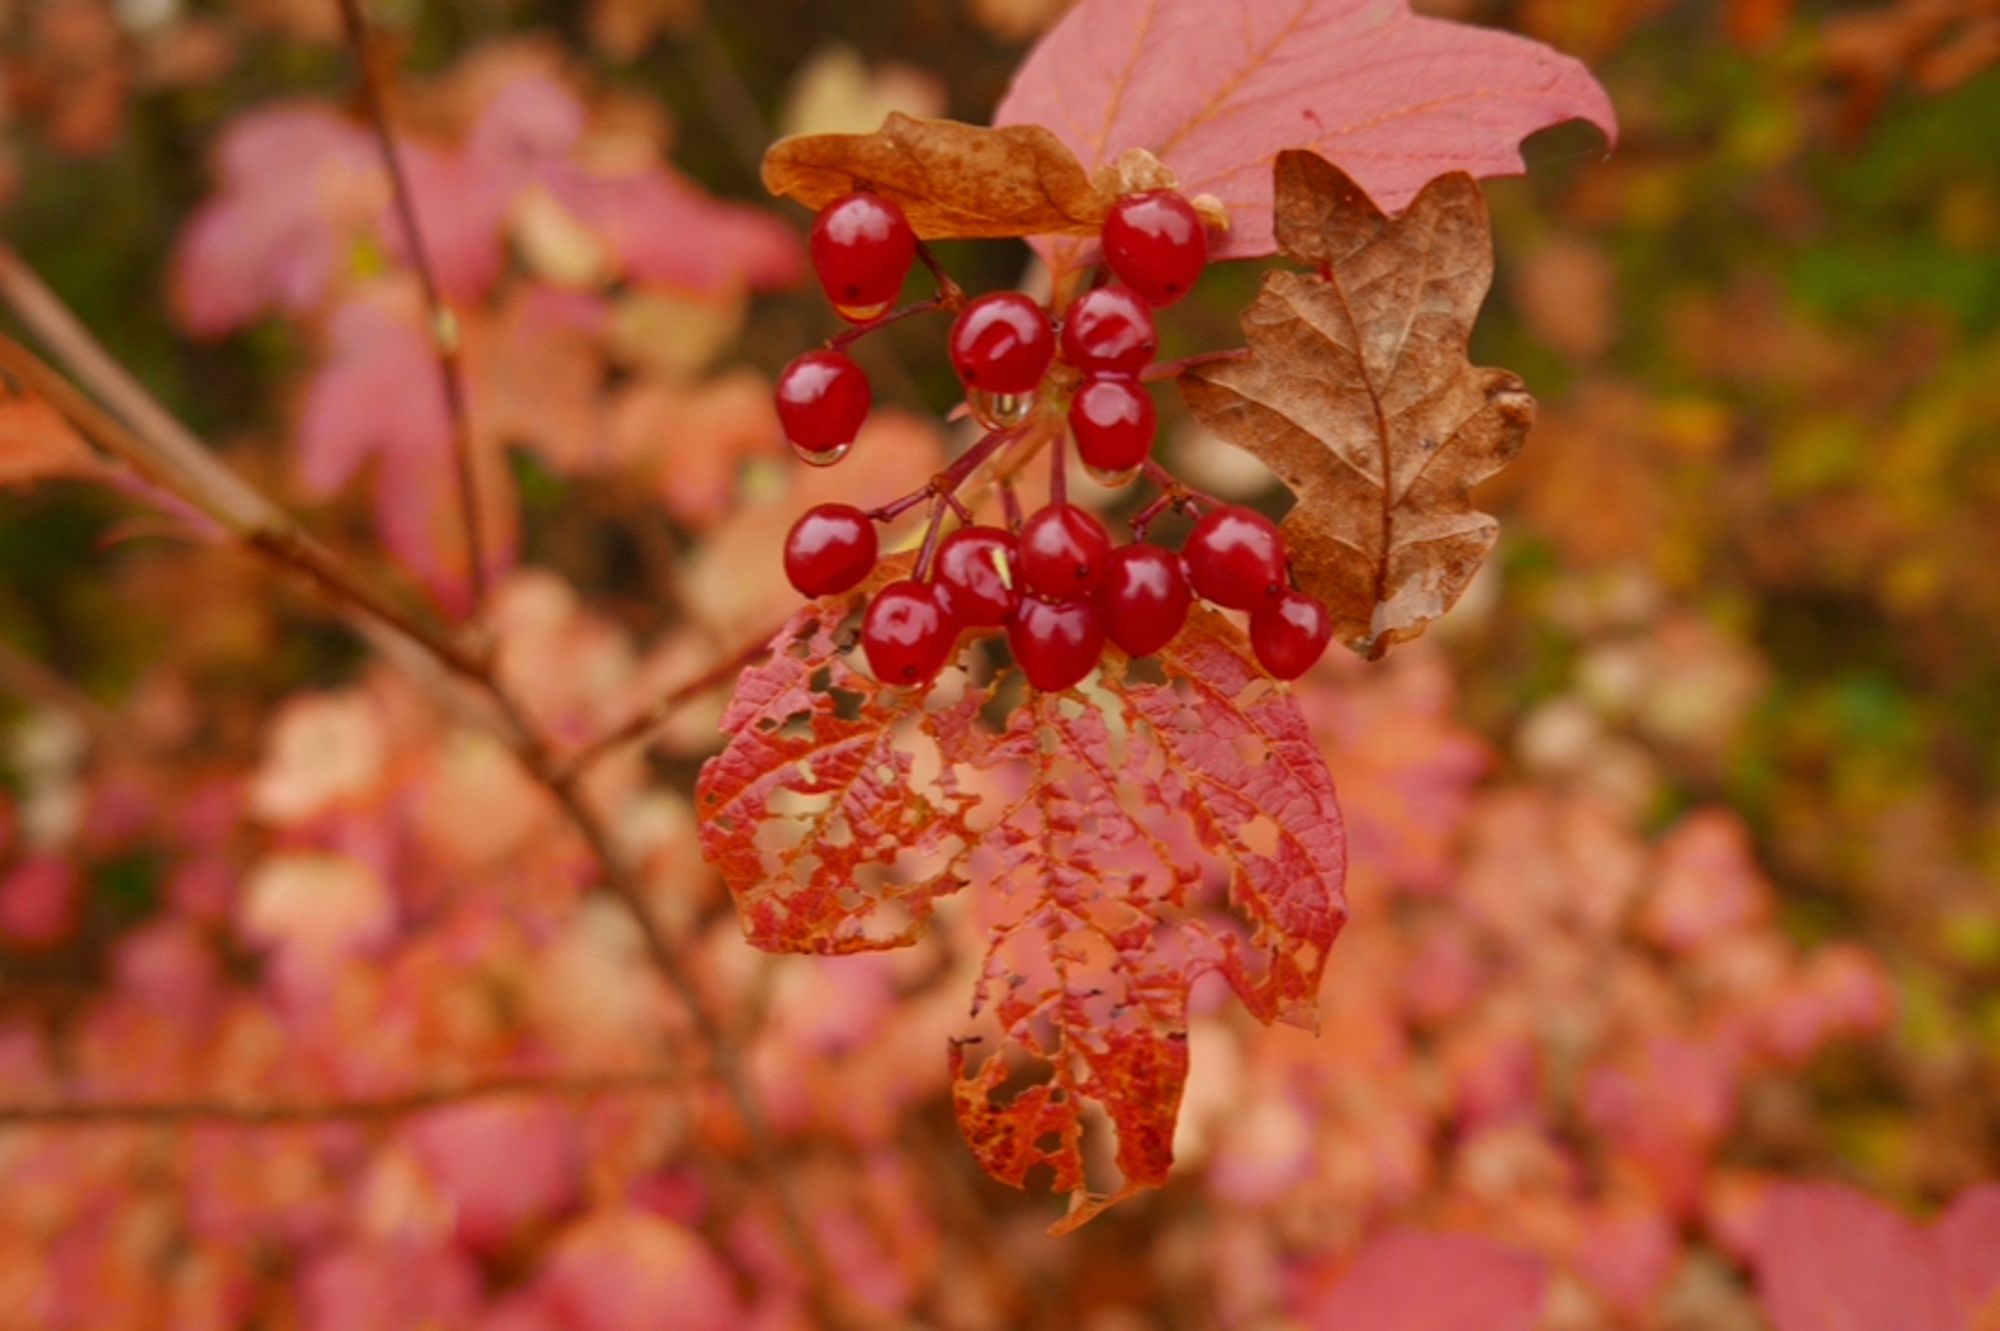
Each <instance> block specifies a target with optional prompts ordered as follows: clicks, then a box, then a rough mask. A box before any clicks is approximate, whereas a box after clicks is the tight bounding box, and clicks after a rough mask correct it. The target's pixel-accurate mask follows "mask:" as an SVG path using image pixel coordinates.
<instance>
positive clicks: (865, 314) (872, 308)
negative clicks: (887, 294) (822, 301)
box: [833, 300, 889, 324]
mask: <svg viewBox="0 0 2000 1331" xmlns="http://www.w3.org/2000/svg"><path fill="white" fill-rule="evenodd" d="M833 312H834V313H835V314H838V315H839V316H840V317H841V318H843V319H845V320H847V322H849V323H851V324H865V323H867V322H868V321H869V320H870V319H879V318H881V317H882V316H883V315H885V314H887V313H888V312H889V302H888V301H886V300H881V301H877V302H875V303H874V304H873V305H835V306H834V307H833Z"/></svg>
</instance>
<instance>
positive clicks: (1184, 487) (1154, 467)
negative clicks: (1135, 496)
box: [1140, 458, 1229, 515]
mask: <svg viewBox="0 0 2000 1331" xmlns="http://www.w3.org/2000/svg"><path fill="white" fill-rule="evenodd" d="M1140 466H1141V467H1142V468H1143V469H1144V470H1145V473H1146V479H1148V480H1150V481H1151V482H1152V483H1153V484H1155V485H1157V486H1159V487H1160V489H1161V490H1162V491H1163V492H1164V493H1163V494H1162V495H1161V496H1160V497H1161V498H1162V499H1165V500H1167V501H1168V502H1169V503H1171V504H1172V505H1173V506H1174V507H1175V508H1178V509H1188V510H1192V511H1193V512H1194V513H1195V514H1196V515H1199V514H1200V513H1201V511H1202V510H1203V509H1207V508H1228V507H1229V503H1228V501H1227V500H1222V499H1217V498H1216V497H1215V496H1214V495H1212V494H1208V493H1206V492H1205V491H1201V490H1197V489H1195V488H1194V487H1193V486H1191V485H1189V484H1187V482H1185V481H1183V480H1182V479H1181V478H1180V477H1178V476H1176V475H1174V474H1173V473H1172V472H1170V471H1168V470H1167V469H1166V468H1165V467H1162V466H1161V465H1160V464H1159V463H1157V462H1155V461H1154V460H1153V459H1151V458H1147V459H1146V460H1145V461H1144V462H1143V463H1141V464H1140Z"/></svg>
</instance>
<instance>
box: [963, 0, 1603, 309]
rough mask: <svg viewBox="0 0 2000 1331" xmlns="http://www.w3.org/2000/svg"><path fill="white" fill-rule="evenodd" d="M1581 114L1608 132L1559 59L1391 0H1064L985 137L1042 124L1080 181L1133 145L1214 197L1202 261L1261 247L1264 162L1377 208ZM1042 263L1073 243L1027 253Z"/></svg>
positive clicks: (1074, 252) (1585, 83)
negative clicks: (1300, 152) (1314, 165)
mask: <svg viewBox="0 0 2000 1331" xmlns="http://www.w3.org/2000/svg"><path fill="white" fill-rule="evenodd" d="M1575 119H1582V120H1588V121H1589V122H1591V123H1592V124H1594V125H1596V126H1597V127H1598V128H1600V129H1602V130H1603V131H1604V133H1605V134H1606V135H1607V136H1611V135H1615V133H1616V132H1617V118H1616V116H1615V115H1614V114H1613V112H1612V109H1611V101H1610V99H1609V98H1608V97H1606V96H1605V94H1604V89H1603V88H1601V87H1599V86H1598V83H1597V80H1595V79H1594V78H1592V77H1591V76H1590V72H1589V71H1588V70H1586V69H1585V68H1584V67H1583V66H1582V65H1581V64H1579V63H1578V62H1577V61H1575V60H1572V59H1571V58H1570V57H1568V56H1565V55H1562V54H1559V53H1558V52H1555V51H1552V50H1550V49H1549V48H1548V47H1546V46H1543V45H1541V44H1540V43H1538V42H1533V41H1529V40H1528V39H1526V38H1523V37H1516V36H1514V35H1512V34H1510V33H1504V32H1492V31H1488V30H1486V29H1483V28H1475V27H1470V26H1468V25H1466V24H1462V23H1451V22H1446V21H1444V20H1442V19H1431V18H1419V17H1416V16H1415V15H1412V14H1411V13H1410V12H1409V5H1408V4H1407V2H1406V0H1258V2H1257V3H1254V4H1234V5H1221V4H1216V3H1214V0H1081V3H1079V4H1078V5H1077V6H1076V7H1075V8H1074V9H1072V10H1070V12H1069V13H1068V15H1066V16H1065V17H1064V18H1063V20H1062V22H1061V23H1059V24H1057V25H1056V27H1055V28H1054V29H1053V30H1051V31H1050V33H1049V34H1048V36H1046V37H1045V38H1043V39H1042V42H1041V44H1040V45H1038V46H1037V47H1036V48H1035V50H1034V53H1033V54H1032V55H1030V56H1029V57H1028V60H1027V62H1026V63H1025V64H1023V65H1022V67H1021V71H1020V73H1019V74H1018V75H1017V76H1016V77H1015V79H1014V86H1013V88H1012V89H1011V90H1010V91H1009V92H1008V94H1007V96H1006V98H1005V100H1003V101H1002V102H1001V103H1000V108H999V110H998V111H997V112H996V113H995V115H994V123H995V124H996V125H1027V124H1037V125H1045V126H1047V127H1048V128H1049V129H1051V130H1053V131H1054V132H1055V134H1056V136H1057V137H1058V138H1060V139H1061V140H1062V141H1063V142H1064V143H1066V144H1068V145H1069V147H1070V148H1071V150H1072V151H1074V152H1075V154H1076V156H1077V157H1078V159H1080V161H1081V163H1082V166H1083V169H1084V170H1085V171H1087V172H1094V171H1096V170H1098V169H1099V168H1100V167H1103V166H1106V165H1108V164H1110V163H1112V162H1114V161H1116V160H1117V159H1118V158H1119V157H1121V156H1122V155H1124V154H1125V153H1126V152H1129V151H1130V150H1132V149H1135V148H1143V149H1147V150H1150V151H1151V152H1153V153H1154V154H1156V155H1157V156H1158V157H1159V158H1160V159H1161V161H1163V162H1164V163H1165V164H1166V166H1167V167H1168V168H1169V169H1170V170H1172V171H1173V172H1175V173H1176V175H1178V177H1179V179H1180V188H1181V191H1182V192H1183V193H1185V194H1188V195H1191V196H1192V195H1199V194H1214V195H1216V196H1218V197H1219V198H1220V199H1221V200H1222V202H1223V204H1224V205H1225V206H1226V207H1227V208H1228V210H1229V216H1230V230H1229V234H1228V236H1227V237H1226V238H1225V239H1223V240H1221V242H1220V245H1219V247H1218V249H1217V251H1216V253H1217V257H1220V258H1229V259H1248V258H1255V257H1258V256H1260V255H1265V254H1269V253H1271V252H1272V250H1273V249H1274V248H1275V244H1276V242H1275V236H1274V232H1273V227H1272V219H1271V161H1272V159H1273V158H1274V157H1275V156H1276V155H1277V154H1278V153H1279V152H1280V151H1282V150H1283V149H1286V148H1311V149H1315V150H1317V151H1318V152H1320V153H1322V154H1324V155H1325V156H1327V157H1329V158H1331V159H1332V160H1333V161H1335V162H1338V163H1339V164H1340V165H1341V167H1342V168H1343V169H1345V170H1346V171H1347V172H1348V173H1349V174H1350V175H1352V176H1353V177H1354V179H1355V180H1357V181H1358V182H1360V184H1361V185H1362V187H1363V188H1364V189H1365V190H1366V191H1367V192H1368V193H1369V194H1370V195H1371V196H1372V197H1373V198H1374V199H1375V201H1376V202H1377V203H1378V204H1380V205H1381V206H1382V207H1384V208H1389V209H1396V208H1400V207H1402V206H1403V205H1404V204H1405V203H1407V202H1409V200H1410V199H1412V198H1413V197H1415V195H1416V193H1417V191H1418V190H1419V189H1421V188H1423V186H1424V184H1425V183H1426V182H1428V181H1430V180H1433V179H1435V178H1437V177H1438V176H1442V175H1446V174H1448V173H1450V172H1453V171H1464V172H1467V173H1469V174H1471V175H1475V176H1504V175H1518V174H1519V173H1520V171H1521V170H1522V162H1521V152H1520V143H1521V140H1522V139H1524V138H1526V137H1527V136H1528V135H1530V134H1532V133H1534V132H1535V131H1536V130H1538V129H1545V128H1547V127H1548V126H1550V125H1555V124H1560V123H1561V122H1563V121H1565V120H1575ZM1043 248H1044V251H1045V254H1046V255H1047V257H1049V258H1050V261H1051V263H1052V265H1053V266H1054V267H1056V268H1058V269H1061V268H1065V267H1069V266H1071V265H1072V264H1073V263H1075V262H1077V261H1078V260H1079V258H1080V257H1081V252H1082V249H1083V246H1082V244H1081V243H1080V242H1077V241H1071V240H1057V241H1053V242H1044V245H1043Z"/></svg>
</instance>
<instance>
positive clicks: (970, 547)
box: [937, 527, 1021, 628]
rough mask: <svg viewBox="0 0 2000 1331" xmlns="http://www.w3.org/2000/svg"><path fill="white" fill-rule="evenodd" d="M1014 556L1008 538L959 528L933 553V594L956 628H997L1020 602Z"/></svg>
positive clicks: (983, 529) (993, 531)
mask: <svg viewBox="0 0 2000 1331" xmlns="http://www.w3.org/2000/svg"><path fill="white" fill-rule="evenodd" d="M1019 568H1020V554H1019V551H1018V548H1017V546H1016V544H1015V541H1014V535H1013V533H1012V532H1006V531H1002V530H1000V528H998V527H961V528H959V529H958V530H957V531H955V532H953V533H952V534H951V535H949V536H947V537H945V538H944V542H943V544H941V545H939V546H938V552H937V584H938V590H939V591H941V592H943V593H944V598H945V604H946V605H947V606H948V607H949V608H950V610H951V613H952V615H953V616H954V617H955V618H956V619H957V620H958V622H959V623H961V624H964V625H967V626H968V627H971V628H998V627H999V626H1000V625H1002V624H1005V623H1006V622H1007V617H1008V616H1009V615H1011V614H1013V612H1014V605H1015V603H1016V602H1018V601H1019V600H1020V599H1021V593H1020V587H1019V583H1018V581H1017V579H1018V578H1019Z"/></svg>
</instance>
